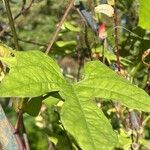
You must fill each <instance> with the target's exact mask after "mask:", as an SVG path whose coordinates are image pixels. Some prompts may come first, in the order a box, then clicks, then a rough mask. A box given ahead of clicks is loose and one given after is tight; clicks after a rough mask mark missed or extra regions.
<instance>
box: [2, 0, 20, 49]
mask: <svg viewBox="0 0 150 150" xmlns="http://www.w3.org/2000/svg"><path fill="white" fill-rule="evenodd" d="M4 4H5V8H6V11H7V16H8V19H9V25H10V28H11V32H12V34H13V39H14V43H15V47H16V49H17V50H19V42H18V39H17V33H16V29H15V24H14V20H13V17H12V12H11V9H10V4H9V0H4Z"/></svg>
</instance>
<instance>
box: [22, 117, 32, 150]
mask: <svg viewBox="0 0 150 150" xmlns="http://www.w3.org/2000/svg"><path fill="white" fill-rule="evenodd" d="M21 126H22V134H23V139H24V144H25V148H26V150H30V146H29V139H28V136H27V133H26V128H25V125H24V122H23V116H22V118H21Z"/></svg>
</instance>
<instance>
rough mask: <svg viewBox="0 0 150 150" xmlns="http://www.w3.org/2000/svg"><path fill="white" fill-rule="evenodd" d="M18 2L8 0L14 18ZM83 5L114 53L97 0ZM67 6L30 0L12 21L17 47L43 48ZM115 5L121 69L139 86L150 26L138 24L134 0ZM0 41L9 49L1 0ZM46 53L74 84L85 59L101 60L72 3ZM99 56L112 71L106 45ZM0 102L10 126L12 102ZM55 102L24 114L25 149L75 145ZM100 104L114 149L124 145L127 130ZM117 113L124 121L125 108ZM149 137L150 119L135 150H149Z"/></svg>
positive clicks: (56, 0)
mask: <svg viewBox="0 0 150 150" xmlns="http://www.w3.org/2000/svg"><path fill="white" fill-rule="evenodd" d="M141 1H142V0H141ZM30 2H31V1H30V0H26V5H25V7H28V6H29V5H30ZM106 2H107V1H106V0H101V3H106ZM22 3H23V1H22V0H10V4H11V10H12V13H13V16H14V17H15V16H16V15H17V14H18V13H19V12H20V11H21V8H22V6H23V5H22ZM83 3H84V5H85V7H86V9H87V10H89V11H90V12H91V14H92V15H93V18H95V20H97V22H104V23H105V24H106V25H107V38H108V40H109V43H110V44H111V46H112V51H114V36H113V35H114V28H113V18H109V17H107V16H105V15H99V14H95V12H94V7H95V6H97V5H98V4H99V0H84V1H83ZM67 6H68V1H67V0H35V1H34V3H33V4H32V6H31V7H30V9H29V10H28V11H26V12H24V13H22V14H21V15H20V16H19V17H18V18H17V19H15V26H16V29H17V35H18V39H19V45H20V49H21V50H23V51H25V50H41V51H44V50H45V49H46V47H47V45H48V42H49V40H50V39H52V37H53V35H54V32H55V30H56V28H57V26H58V23H59V21H60V19H61V17H62V16H63V14H64V12H65V10H66V8H67ZM117 7H118V17H119V22H118V24H119V27H118V29H119V52H120V56H121V57H120V58H121V64H122V68H123V71H124V73H125V74H127V76H128V79H129V80H130V81H131V82H132V83H133V84H136V85H137V86H139V87H141V88H143V89H145V87H146V83H147V68H146V67H145V66H144V65H143V63H142V60H141V58H142V55H143V53H144V51H145V50H147V49H148V48H150V30H149V29H148V28H146V29H145V28H143V27H142V26H140V25H139V24H138V22H139V8H140V0H139V1H138V0H118V4H117ZM149 10H150V9H149ZM146 24H147V22H146ZM149 28H150V26H149ZM4 29H6V30H5V32H2V31H4ZM0 40H1V41H2V42H4V43H5V44H7V45H9V46H10V47H13V48H14V43H13V38H12V34H11V32H10V28H9V24H8V18H7V13H6V10H5V7H4V5H3V3H2V1H1V2H0ZM49 55H50V56H51V57H53V58H54V59H56V60H57V61H58V63H59V65H60V66H61V68H62V70H63V73H64V75H65V76H66V78H67V79H68V80H70V81H71V82H75V81H76V80H79V79H80V78H81V77H82V69H81V68H82V66H83V65H84V63H85V62H86V61H89V60H91V59H100V60H102V55H103V45H102V43H101V42H100V41H99V40H98V38H97V37H96V36H95V34H94V33H93V32H92V30H91V29H90V28H89V27H87V25H86V23H85V21H84V19H83V18H82V17H81V16H80V14H79V13H78V11H77V10H76V8H75V7H73V9H72V10H71V12H70V13H69V15H68V17H67V20H66V21H65V23H64V24H63V26H62V29H61V32H60V33H59V36H58V38H57V41H56V42H55V43H54V45H53V47H52V50H51V53H50V54H49ZM104 56H105V59H106V64H107V65H108V66H110V67H111V68H112V69H115V62H116V56H115V54H114V53H112V52H110V51H109V50H108V49H107V47H106V48H105V54H104ZM40 61H41V60H39V63H40ZM80 70H81V71H80ZM79 72H80V74H79ZM62 103H63V102H62ZM1 104H2V106H3V108H4V110H5V112H6V115H7V116H8V118H9V119H10V120H11V122H12V123H13V124H15V122H16V113H15V111H14V110H12V108H11V106H12V102H11V101H10V100H9V99H7V100H5V101H4V99H1ZM98 105H99V104H98ZM61 106H62V104H61V103H60V102H59V103H58V101H57V99H53V100H52V99H51V100H50V101H45V104H43V106H42V108H41V111H40V113H39V115H38V116H37V117H30V116H29V115H27V114H25V116H24V122H25V126H26V130H27V134H28V137H29V140H30V146H31V149H37V150H45V149H48V148H49V149H50V148H51V149H58V150H71V149H78V146H77V144H76V142H75V141H74V139H73V138H72V137H71V136H70V135H68V133H67V132H66V131H65V129H64V128H63V126H62V124H61V121H60V118H59V115H58V114H59V113H58V112H59V111H60V109H61ZM100 107H101V108H102V109H103V111H104V113H105V114H106V116H107V117H108V118H109V119H110V122H111V123H112V125H113V127H114V129H115V130H116V131H118V132H119V139H120V143H119V145H118V149H128V148H129V146H130V143H131V139H130V138H129V136H128V131H127V130H126V131H125V130H123V127H122V123H121V121H119V120H118V118H117V117H116V113H115V110H114V109H113V107H112V104H111V103H108V102H107V103H106V102H105V103H102V104H100ZM122 109H124V108H122ZM123 117H124V119H126V117H127V115H126V112H125V111H123ZM147 117H148V114H145V118H147ZM68 137H69V138H68ZM70 139H71V141H70ZM144 139H146V140H144ZM149 140H150V120H147V122H146V125H145V128H144V138H143V139H142V143H143V146H141V149H144V150H148V149H150V142H149ZM72 141H73V142H72ZM116 149H117V148H116Z"/></svg>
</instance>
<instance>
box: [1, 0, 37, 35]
mask: <svg viewBox="0 0 150 150" xmlns="http://www.w3.org/2000/svg"><path fill="white" fill-rule="evenodd" d="M33 2H34V0H32V1H31V2H30V4H29V6H28V7H26V8H25V7H24V4H25V3H23V6H22V9H21V11H20V12H19V13H18V14H17V15H16V16H15V17H14V18H13V20H16V19H17V18H19V17H20V16H21V15H22V14H24V13H25V12H27V11H28V10H29V9H30V8H31V6H32V4H33ZM8 28H9V26H6V27H5V28H3V30H2V31H1V32H0V37H1V36H2V35H3V34H4V33H5V32H6V30H7V29H8Z"/></svg>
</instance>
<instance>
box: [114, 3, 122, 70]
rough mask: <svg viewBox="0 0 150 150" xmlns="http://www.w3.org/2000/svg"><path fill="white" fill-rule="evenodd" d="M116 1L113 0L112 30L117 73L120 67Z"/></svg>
mask: <svg viewBox="0 0 150 150" xmlns="http://www.w3.org/2000/svg"><path fill="white" fill-rule="evenodd" d="M116 4H117V0H114V26H115V27H114V29H115V33H114V34H115V54H116V58H117V68H118V71H120V70H121V66H120V55H119V46H118V28H117V26H118V14H117V6H116Z"/></svg>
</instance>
